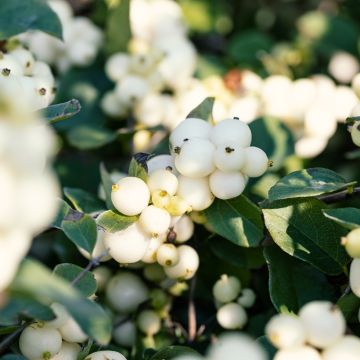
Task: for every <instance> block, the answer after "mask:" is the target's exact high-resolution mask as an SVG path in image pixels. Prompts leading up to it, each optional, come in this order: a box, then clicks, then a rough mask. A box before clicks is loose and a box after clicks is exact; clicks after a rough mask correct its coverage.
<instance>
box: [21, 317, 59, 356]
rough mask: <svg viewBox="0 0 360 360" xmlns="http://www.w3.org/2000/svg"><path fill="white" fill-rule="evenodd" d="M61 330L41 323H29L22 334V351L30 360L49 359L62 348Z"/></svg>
mask: <svg viewBox="0 0 360 360" xmlns="http://www.w3.org/2000/svg"><path fill="white" fill-rule="evenodd" d="M61 343H62V339H61V335H60V332H59V331H58V330H56V329H54V328H51V327H47V326H44V324H41V323H35V324H31V325H29V326H28V327H27V328H26V329H25V330H24V331H23V332H22V333H21V335H20V339H19V347H20V350H21V353H22V354H23V355H24V356H25V357H27V358H28V359H29V360H39V359H43V360H49V359H50V358H51V357H52V356H54V355H56V354H57V353H58V352H59V351H60V349H61Z"/></svg>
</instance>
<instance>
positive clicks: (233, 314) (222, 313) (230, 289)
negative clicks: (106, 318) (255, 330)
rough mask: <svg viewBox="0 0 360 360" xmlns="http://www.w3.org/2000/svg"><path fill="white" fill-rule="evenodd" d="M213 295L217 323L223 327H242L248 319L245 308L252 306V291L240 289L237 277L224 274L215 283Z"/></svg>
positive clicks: (253, 300)
mask: <svg viewBox="0 0 360 360" xmlns="http://www.w3.org/2000/svg"><path fill="white" fill-rule="evenodd" d="M213 295H214V298H215V303H216V306H217V308H218V310H217V314H216V319H217V321H218V323H219V324H220V325H221V326H222V327H223V328H224V329H228V330H236V329H242V328H243V327H244V326H245V324H246V323H247V319H248V317H247V314H246V311H245V308H249V307H252V306H253V305H254V303H255V300H256V295H255V293H254V291H253V290H251V289H249V288H245V289H242V288H241V282H240V280H239V279H238V278H236V277H235V276H228V275H225V274H224V275H222V276H221V277H220V279H219V280H218V281H217V282H216V283H215V285H214V287H213Z"/></svg>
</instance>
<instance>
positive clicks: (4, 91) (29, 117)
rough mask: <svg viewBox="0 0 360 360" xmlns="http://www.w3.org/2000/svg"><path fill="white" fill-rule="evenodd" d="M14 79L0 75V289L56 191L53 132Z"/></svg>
mask: <svg viewBox="0 0 360 360" xmlns="http://www.w3.org/2000/svg"><path fill="white" fill-rule="evenodd" d="M11 61H12V60H11ZM14 61H15V60H14ZM9 62H10V60H9ZM0 63H1V60H0ZM14 63H15V62H14ZM32 65H34V64H33V63H32ZM19 77H20V76H19ZM18 80H19V79H18V77H17V76H16V75H9V76H8V77H7V76H0V197H1V201H0V218H1V220H0V291H1V290H3V289H4V288H6V287H7V285H8V284H9V283H10V281H11V280H12V278H13V276H14V274H15V272H16V270H17V267H18V264H19V263H20V261H21V260H22V258H23V257H24V255H25V254H26V252H27V251H28V249H29V247H30V244H31V240H32V238H33V236H35V235H37V234H38V233H40V232H41V231H43V230H44V229H45V228H46V227H47V226H48V225H49V224H50V223H51V221H52V220H53V218H54V217H55V215H56V212H57V202H56V198H57V197H58V196H59V194H60V191H59V187H58V183H57V180H56V178H55V176H54V174H53V172H52V170H51V169H50V166H49V165H50V164H49V163H50V160H51V158H52V156H53V155H54V153H55V150H56V149H55V136H54V134H53V132H52V129H51V128H50V127H49V126H48V125H47V124H46V123H45V122H44V121H43V119H41V118H39V115H37V114H36V113H35V112H34V111H33V110H34V108H33V99H32V97H31V96H30V97H29V93H28V89H27V88H24V87H22V85H21V81H18Z"/></svg>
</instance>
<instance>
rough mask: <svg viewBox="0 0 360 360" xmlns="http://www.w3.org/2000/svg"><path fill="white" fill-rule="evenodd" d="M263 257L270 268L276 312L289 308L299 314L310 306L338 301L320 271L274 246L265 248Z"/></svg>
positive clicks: (271, 288) (271, 293)
mask: <svg viewBox="0 0 360 360" xmlns="http://www.w3.org/2000/svg"><path fill="white" fill-rule="evenodd" d="M264 256H265V258H266V262H267V264H268V267H269V274H270V277H269V292H270V298H271V301H272V303H273V305H274V306H275V308H276V310H277V311H280V309H283V308H284V307H286V309H287V310H288V311H292V312H294V313H297V312H298V311H299V310H300V308H301V307H302V306H303V305H304V304H306V303H307V302H310V301H313V300H330V301H333V300H334V299H335V292H334V289H333V287H332V286H331V284H330V283H329V282H328V280H327V278H326V276H325V275H324V274H323V273H322V272H320V271H319V270H317V269H315V268H314V267H312V266H310V265H309V264H307V263H304V262H303V261H300V260H297V259H295V258H294V257H292V256H289V255H287V254H286V253H284V252H283V251H281V249H280V248H279V247H277V246H275V245H274V246H268V247H266V248H265V249H264Z"/></svg>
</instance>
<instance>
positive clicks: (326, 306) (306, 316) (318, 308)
mask: <svg viewBox="0 0 360 360" xmlns="http://www.w3.org/2000/svg"><path fill="white" fill-rule="evenodd" d="M299 317H300V320H301V321H302V323H303V325H304V328H305V332H306V340H307V342H308V343H310V344H311V345H313V346H316V347H318V348H325V347H328V346H330V345H332V344H334V343H335V342H336V341H338V340H339V339H340V338H341V337H342V336H343V335H344V333H345V327H346V323H345V319H344V316H343V314H342V313H341V311H340V310H339V309H338V308H337V307H336V306H335V305H333V304H332V303H331V302H328V301H312V302H310V303H308V304H306V305H305V306H303V307H302V308H301V310H300V312H299Z"/></svg>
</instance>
